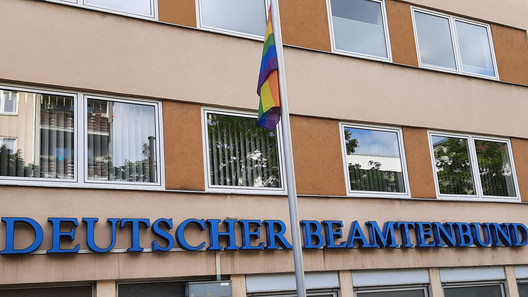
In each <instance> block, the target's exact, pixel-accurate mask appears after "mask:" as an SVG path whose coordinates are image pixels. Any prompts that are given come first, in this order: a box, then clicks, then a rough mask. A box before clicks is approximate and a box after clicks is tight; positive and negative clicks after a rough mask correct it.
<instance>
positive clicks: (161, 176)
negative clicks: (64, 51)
mask: <svg viewBox="0 0 528 297" xmlns="http://www.w3.org/2000/svg"><path fill="white" fill-rule="evenodd" d="M0 89H3V90H12V91H17V92H31V93H37V94H38V93H46V94H51V95H57V96H68V97H73V100H74V104H75V105H74V106H75V108H74V123H73V125H74V127H73V131H74V136H73V147H74V152H75V153H74V162H73V166H74V169H73V172H74V177H73V179H60V178H40V177H16V176H0V185H23V186H37V187H66V188H97V189H100V188H105V189H127V190H155V191H159V190H164V189H165V160H164V154H163V148H164V139H163V115H162V112H161V110H162V102H161V101H153V100H136V99H130V98H125V97H119V96H112V97H106V96H101V95H97V94H91V93H81V92H68V91H60V90H56V89H47V88H31V87H25V86H13V85H0ZM87 98H93V99H100V100H109V101H116V102H117V101H119V102H124V103H131V104H143V105H153V106H155V119H156V134H157V135H156V137H157V139H158V140H157V142H156V145H157V149H156V157H157V168H156V170H157V171H156V174H157V175H158V182H157V183H132V182H114V181H108V182H102V181H88V175H87V166H86V165H85V164H86V162H87V159H85V157H86V152H87V149H85V147H84V144H85V143H87V141H86V139H87V135H88V133H87V132H88V130H87V126H86V120H87V116H86V115H85V112H86V104H87ZM33 133H34V134H35V133H36V132H35V131H34V132H33ZM80 148H82V149H80Z"/></svg>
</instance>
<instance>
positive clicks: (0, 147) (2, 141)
mask: <svg viewBox="0 0 528 297" xmlns="http://www.w3.org/2000/svg"><path fill="white" fill-rule="evenodd" d="M4 150H5V152H7V153H9V154H14V153H15V152H16V139H15V138H6V137H0V154H1V153H4V152H3V151H4Z"/></svg>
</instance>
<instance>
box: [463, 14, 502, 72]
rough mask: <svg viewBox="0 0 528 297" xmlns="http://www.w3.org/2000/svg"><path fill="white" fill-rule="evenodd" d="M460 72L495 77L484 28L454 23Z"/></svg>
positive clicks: (486, 32)
mask: <svg viewBox="0 0 528 297" xmlns="http://www.w3.org/2000/svg"><path fill="white" fill-rule="evenodd" d="M455 23H456V30H457V36H458V45H459V47H460V55H461V58H462V70H463V71H464V72H471V73H475V74H482V75H488V76H495V71H494V69H493V59H492V57H491V49H490V43H489V39H488V30H487V28H486V27H483V26H477V25H473V24H468V23H465V22H460V21H456V22H455Z"/></svg>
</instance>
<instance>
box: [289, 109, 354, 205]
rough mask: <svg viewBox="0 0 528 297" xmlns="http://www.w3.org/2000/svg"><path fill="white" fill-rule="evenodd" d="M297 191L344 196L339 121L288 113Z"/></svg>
mask: <svg viewBox="0 0 528 297" xmlns="http://www.w3.org/2000/svg"><path fill="white" fill-rule="evenodd" d="M291 129H292V145H293V156H294V160H295V178H296V182H297V192H298V193H299V194H312V195H341V196H344V195H346V186H345V176H344V175H345V173H344V170H343V156H342V152H341V141H340V136H339V122H338V121H336V120H327V119H319V118H308V117H301V116H291Z"/></svg>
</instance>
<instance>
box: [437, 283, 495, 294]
mask: <svg viewBox="0 0 528 297" xmlns="http://www.w3.org/2000/svg"><path fill="white" fill-rule="evenodd" d="M444 297H503V295H502V287H501V285H483V286H467V287H454V288H444Z"/></svg>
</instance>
